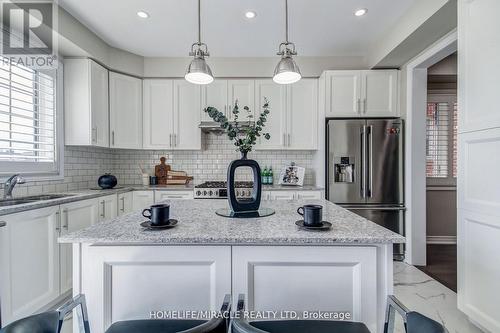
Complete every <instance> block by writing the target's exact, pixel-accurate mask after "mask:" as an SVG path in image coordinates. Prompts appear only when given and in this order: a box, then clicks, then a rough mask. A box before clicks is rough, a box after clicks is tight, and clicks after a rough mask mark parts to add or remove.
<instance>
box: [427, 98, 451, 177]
mask: <svg viewBox="0 0 500 333" xmlns="http://www.w3.org/2000/svg"><path fill="white" fill-rule="evenodd" d="M450 125H451V124H450V107H449V105H448V103H428V104H427V147H426V148H427V160H426V172H427V177H432V178H447V177H448V171H449V167H450V165H449V163H448V162H449V157H448V149H449V140H450V135H449V131H450Z"/></svg>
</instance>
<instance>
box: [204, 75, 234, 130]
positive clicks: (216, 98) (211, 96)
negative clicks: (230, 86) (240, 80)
mask: <svg viewBox="0 0 500 333" xmlns="http://www.w3.org/2000/svg"><path fill="white" fill-rule="evenodd" d="M201 100H202V103H201V120H202V121H212V118H210V116H209V115H208V114H207V113H205V112H204V111H203V110H204V109H205V108H206V107H209V106H212V107H214V108H216V109H217V110H219V111H220V112H222V113H224V114H225V115H226V117H227V107H228V102H227V80H215V81H214V82H212V83H210V84H207V85H206V86H204V87H202V90H201Z"/></svg>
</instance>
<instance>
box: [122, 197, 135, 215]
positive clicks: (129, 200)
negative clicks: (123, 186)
mask: <svg viewBox="0 0 500 333" xmlns="http://www.w3.org/2000/svg"><path fill="white" fill-rule="evenodd" d="M133 209H134V207H133V193H132V192H125V193H120V194H118V215H119V216H120V215H123V214H127V213H130V212H131V211H132V210H133Z"/></svg>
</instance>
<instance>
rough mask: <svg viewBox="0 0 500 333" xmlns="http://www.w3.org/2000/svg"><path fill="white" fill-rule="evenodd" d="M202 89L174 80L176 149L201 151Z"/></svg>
mask: <svg viewBox="0 0 500 333" xmlns="http://www.w3.org/2000/svg"><path fill="white" fill-rule="evenodd" d="M200 110H201V87H200V86H199V85H196V84H192V83H189V82H187V81H185V80H174V132H173V133H174V134H173V138H172V143H173V148H174V149H192V150H199V149H201V130H200V128H199V127H198V126H199V125H200V116H201V115H200Z"/></svg>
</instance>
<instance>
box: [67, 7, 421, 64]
mask: <svg viewBox="0 0 500 333" xmlns="http://www.w3.org/2000/svg"><path fill="white" fill-rule="evenodd" d="M416 1H417V0H289V13H290V14H289V17H290V18H289V25H290V33H289V36H290V41H292V42H295V44H296V46H297V52H298V53H299V55H301V56H366V55H367V53H368V52H369V50H370V48H371V47H372V46H373V43H375V42H376V41H378V40H379V39H380V38H382V37H383V35H384V33H385V32H386V31H388V30H389V29H391V28H392V27H393V26H394V24H395V23H396V21H397V20H398V18H399V17H401V16H402V15H403V14H404V13H405V12H406V11H407V10H409V8H410V7H411V5H412V4H413V3H415V2H416ZM59 4H60V5H61V6H62V7H63V8H64V9H66V10H67V11H68V12H69V13H70V14H72V15H73V16H74V17H75V18H77V19H78V20H79V21H80V22H82V23H83V24H84V25H86V26H87V27H88V28H89V29H91V30H92V31H94V32H95V33H96V34H97V35H98V36H100V37H101V38H102V39H103V40H104V41H105V42H107V43H108V44H109V45H111V46H113V47H117V48H120V49H123V50H126V51H129V52H132V53H135V54H138V55H142V56H146V57H184V56H187V55H188V52H189V49H190V47H191V44H192V43H193V42H195V41H196V39H197V36H196V35H197V1H196V0H141V1H137V0H105V1H103V0H85V1H82V0H59ZM284 4H285V1H284V0H203V1H201V7H202V41H203V42H205V43H206V44H208V47H209V51H210V53H211V56H214V57H242V56H246V57H267V56H273V55H275V53H276V51H277V47H278V45H279V43H280V42H282V41H283V40H284V34H285V21H284V8H285V5H284ZM358 8H367V9H368V13H367V14H366V15H365V16H362V17H356V16H354V15H353V13H354V11H355V10H356V9H358ZM139 10H143V11H146V12H147V13H149V14H150V18H148V19H141V18H139V17H138V16H137V15H136V13H137V11H139ZM248 10H252V11H255V12H256V13H257V16H256V17H255V18H254V19H252V20H249V19H247V18H245V16H244V14H245V12H246V11H248Z"/></svg>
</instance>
